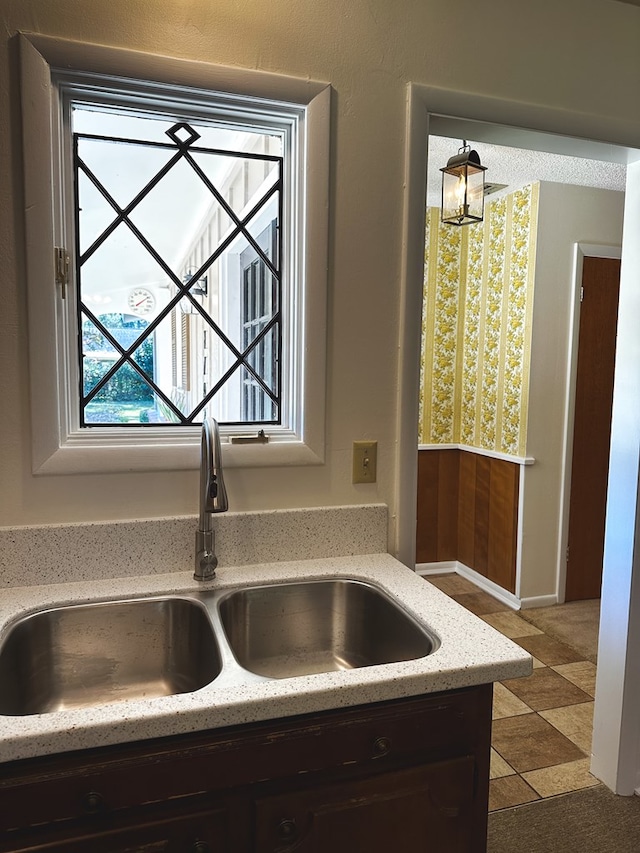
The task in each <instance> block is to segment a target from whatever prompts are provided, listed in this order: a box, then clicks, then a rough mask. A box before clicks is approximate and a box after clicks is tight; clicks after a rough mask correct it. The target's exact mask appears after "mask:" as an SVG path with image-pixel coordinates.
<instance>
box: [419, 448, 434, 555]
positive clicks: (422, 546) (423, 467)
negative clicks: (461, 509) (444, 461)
mask: <svg viewBox="0 0 640 853" xmlns="http://www.w3.org/2000/svg"><path fill="white" fill-rule="evenodd" d="M439 454H440V451H439V450H421V451H419V453H418V524H417V532H416V561H417V562H418V563H435V562H436V560H437V559H438V461H439V460H438V457H439Z"/></svg>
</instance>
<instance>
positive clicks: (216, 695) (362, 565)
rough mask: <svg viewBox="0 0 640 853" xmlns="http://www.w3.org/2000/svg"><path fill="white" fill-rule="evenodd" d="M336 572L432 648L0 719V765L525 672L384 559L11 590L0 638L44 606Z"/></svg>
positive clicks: (0, 618)
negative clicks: (368, 588) (375, 594)
mask: <svg viewBox="0 0 640 853" xmlns="http://www.w3.org/2000/svg"><path fill="white" fill-rule="evenodd" d="M336 576H340V577H350V578H356V579H359V580H364V581H369V582H371V583H374V584H376V585H378V586H379V587H382V589H384V590H385V591H386V592H387V593H388V594H389V595H391V597H392V598H394V599H397V600H398V601H399V602H401V603H402V605H403V606H404V607H405V609H406V610H408V611H409V612H410V613H411V614H413V616H414V617H416V618H417V619H418V620H419V621H420V622H421V623H423V624H424V625H425V626H426V627H427V628H428V629H429V630H430V632H431V633H432V634H434V635H435V636H436V637H437V638H439V640H440V646H439V648H438V649H437V650H436V651H435V652H433V653H432V654H431V655H428V656H427V657H422V658H418V659H417V660H413V661H405V662H402V663H394V664H384V665H377V666H370V667H363V668H360V669H351V670H345V671H340V672H331V673H324V674H317V675H309V676H301V677H296V678H287V679H273V680H265V681H256V682H255V683H251V682H249V683H246V684H241V685H233V684H231V685H229V683H226V684H225V683H224V679H220V684H217V682H216V681H215V680H214V681H213V682H212V683H211V684H210V685H208V686H207V687H204V688H202V689H201V690H198V691H196V692H194V693H185V694H181V695H177V696H166V697H161V698H155V699H146V700H132V701H125V702H118V703H113V704H107V705H102V706H100V707H95V708H91V709H74V710H64V711H57V712H53V713H48V714H39V715H31V716H20V717H18V716H0V761H2V762H6V761H12V760H15V759H21V758H28V757H33V756H38V755H47V754H53V753H58V752H67V751H69V750H76V749H84V748H90V747H97V746H104V745H107V744H116V743H125V742H129V741H137V740H143V739H147V738H155V737H163V736H168V735H176V734H184V733H187V732H195V731H204V730H207V729H215V728H221V727H223V726H232V725H238V724H241V723H248V722H254V721H258V720H266V719H276V718H279V717H288V716H293V715H296V714H305V713H311V712H315V711H322V710H328V709H331V708H341V707H349V706H354V705H360V704H364V703H369V702H381V701H384V700H388V699H397V698H401V697H408V696H418V695H421V694H423V693H433V692H437V691H442V690H451V689H455V688H460V687H467V686H471V685H475V684H482V683H486V682H491V681H500V680H503V679H505V678H516V677H519V676H525V675H529V674H530V673H531V669H532V660H531V657H530V656H529V654H528V653H527V652H525V651H524V650H523V649H521V648H520V647H519V646H517V645H516V644H515V643H513V642H511V641H510V640H508V639H506V638H505V637H504V636H502V635H501V634H499V633H498V632H497V631H495V630H494V629H493V628H492V627H491V626H489V625H487V624H486V623H485V622H483V621H482V620H481V619H479V618H478V617H476V616H474V615H473V614H471V613H469V612H468V611H467V610H465V609H464V608H462V607H461V606H460V605H458V604H457V603H456V602H455V601H453V600H451V599H450V598H448V597H447V596H446V595H444V594H443V593H441V592H440V591H439V590H438V589H436V588H435V587H434V586H432V585H431V584H428V583H426V582H425V581H424V580H422V578H420V577H419V576H418V575H416V574H415V573H414V572H412V571H410V570H409V569H407V568H406V567H405V566H403V565H402V564H401V563H399V562H398V561H397V560H395V559H394V558H393V557H391V556H390V555H389V554H367V555H364V556H360V557H353V556H350V557H332V558H326V559H317V560H302V561H296V562H279V563H263V564H260V565H247V566H242V567H231V566H230V567H223V568H219V569H218V577H217V578H216V579H215V580H214V581H212V582H211V583H210V584H197V583H196V582H195V581H193V580H192V579H191V576H190V574H189V573H188V572H180V573H175V574H160V575H150V576H145V577H138V578H135V577H128V578H119V579H117V580H99V581H91V582H89V581H87V582H75V583H67V584H55V585H47V586H34V587H14V588H13V589H8V590H5V591H4V592H3V595H2V598H1V601H0V642H1V641H2V639H3V638H4V636H5V635H6V632H7V628H8V627H9V626H10V624H11V623H12V622H13V621H14V620H15V619H17V618H18V617H19V616H21V615H23V614H25V613H27V612H30V611H34V610H37V609H39V608H42V607H48V606H51V605H59V604H68V603H81V602H86V601H89V600H109V599H119V598H126V597H137V596H142V595H149V594H154V595H155V594H159V595H164V594H173V593H180V594H184V595H189V593H190V592H194V591H201V590H202V589H206V588H208V587H210V588H221V589H222V588H223V589H232V588H234V587H237V586H244V585H248V584H249V585H255V584H264V583H271V582H284V581H292V580H293V581H295V580H305V579H312V578H326V577H336Z"/></svg>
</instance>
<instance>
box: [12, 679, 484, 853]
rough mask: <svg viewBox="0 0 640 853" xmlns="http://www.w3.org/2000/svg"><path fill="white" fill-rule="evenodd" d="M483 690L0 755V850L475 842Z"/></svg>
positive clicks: (149, 851)
mask: <svg viewBox="0 0 640 853" xmlns="http://www.w3.org/2000/svg"><path fill="white" fill-rule="evenodd" d="M491 692H492V691H491V686H490V685H483V686H481V687H474V688H467V689H465V690H458V691H451V692H447V693H441V694H432V695H427V696H425V697H421V698H412V699H406V700H397V701H393V702H383V703H376V704H372V705H366V706H361V707H358V708H352V709H346V710H340V711H327V712H323V713H318V714H310V715H305V716H301V717H296V718H291V719H284V720H279V721H270V722H266V723H257V724H248V725H245V726H239V727H235V728H232V729H222V730H212V731H210V732H205V733H198V734H194V735H184V736H179V737H172V738H163V739H161V740H157V741H146V742H139V743H135V744H125V745H122V746H117V747H107V748H102V749H95V750H86V751H83V752H78V753H69V754H64V755H58V756H51V757H46V758H40V759H29V760H25V761H20V762H12V763H10V764H5V765H0V853H26V851H30V853H35V851H43V853H44V851H47V853H63V851H64V853H85V851H86V853H289V851H291V853H294V852H295V853H353V852H354V851H358V850H366V851H367V853H377V851H384V853H388V851H390V850H401V851H403V853H484V851H485V850H486V822H487V791H488V776H489V740H490V725H491Z"/></svg>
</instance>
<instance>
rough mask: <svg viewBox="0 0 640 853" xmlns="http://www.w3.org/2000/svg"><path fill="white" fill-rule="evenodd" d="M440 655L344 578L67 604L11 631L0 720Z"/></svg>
mask: <svg viewBox="0 0 640 853" xmlns="http://www.w3.org/2000/svg"><path fill="white" fill-rule="evenodd" d="M437 646H438V641H437V638H435V636H433V635H432V634H431V633H430V632H429V631H427V630H426V629H425V628H424V627H423V626H422V625H421V624H420V623H419V622H418V621H416V620H415V619H414V618H413V617H412V616H411V615H410V614H409V613H408V612H407V611H406V610H404V608H403V607H402V606H401V605H399V604H398V603H397V602H396V601H394V600H393V599H392V598H391V597H389V596H388V595H387V594H386V593H385V592H384V591H383V590H382V589H381V588H379V587H377V586H374V585H373V584H369V583H363V582H362V581H357V580H353V579H350V578H337V579H328V580H310V581H304V582H287V583H280V584H269V585H265V586H251V587H241V588H237V589H235V590H220V591H212V590H207V591H201V592H200V591H196V592H193V593H188V594H184V595H170V596H157V597H152V598H150V597H148V598H138V599H126V600H119V601H103V602H92V603H88V604H78V605H65V606H61V607H53V608H51V609H46V610H40V611H37V612H34V613H31V614H28V615H26V616H24V617H22V618H21V619H20V620H18V621H16V622H14V623H13V625H12V626H11V627H10V629H9V630H8V632H7V634H6V636H5V638H4V640H3V641H2V643H1V645H0V715H4V716H10V715H11V716H24V715H29V714H46V713H49V712H52V711H61V710H66V709H71V708H88V707H93V706H97V705H103V704H107V703H111V702H120V701H123V700H127V699H135V700H140V699H145V698H147V699H150V698H154V697H159V696H168V695H175V694H179V693H190V692H193V691H196V690H200V689H202V688H205V687H207V685H209V684H211V683H212V682H214V681H216V680H219V681H220V682H221V684H224V683H228V684H239V683H242V682H243V681H244V682H249V681H256V680H266V679H279V678H292V677H295V676H301V675H311V674H314V673H323V672H331V671H335V670H341V669H353V668H357V667H366V666H373V665H376V664H387V663H396V662H399V661H406V660H414V659H416V658H421V657H424V656H426V655H429V654H431V653H432V652H433V651H435V649H436V648H437Z"/></svg>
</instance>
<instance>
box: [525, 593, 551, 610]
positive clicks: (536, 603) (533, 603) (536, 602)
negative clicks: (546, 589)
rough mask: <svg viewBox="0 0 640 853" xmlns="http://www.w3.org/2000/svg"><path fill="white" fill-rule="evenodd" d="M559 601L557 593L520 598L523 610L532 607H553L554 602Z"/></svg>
mask: <svg viewBox="0 0 640 853" xmlns="http://www.w3.org/2000/svg"><path fill="white" fill-rule="evenodd" d="M557 603H558V596H557V595H532V596H531V597H529V598H521V599H520V607H521V608H522V610H529V609H530V608H532V607H551V605H552V604H557Z"/></svg>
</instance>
